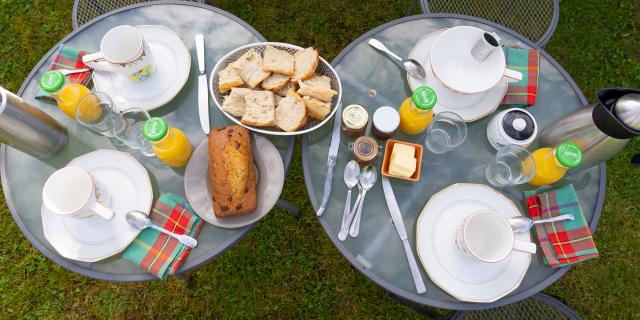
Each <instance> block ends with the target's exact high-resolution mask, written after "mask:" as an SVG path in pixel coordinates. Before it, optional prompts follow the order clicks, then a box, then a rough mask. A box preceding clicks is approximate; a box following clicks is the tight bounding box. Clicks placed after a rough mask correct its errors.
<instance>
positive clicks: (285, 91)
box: [274, 81, 297, 97]
mask: <svg viewBox="0 0 640 320" xmlns="http://www.w3.org/2000/svg"><path fill="white" fill-rule="evenodd" d="M296 88H297V86H296V84H295V83H293V82H291V81H289V83H287V85H285V86H284V87H283V88H282V89H280V90H279V91H274V93H275V94H277V95H279V96H281V97H286V96H287V94H289V91H290V90H293V91H295V90H296Z"/></svg>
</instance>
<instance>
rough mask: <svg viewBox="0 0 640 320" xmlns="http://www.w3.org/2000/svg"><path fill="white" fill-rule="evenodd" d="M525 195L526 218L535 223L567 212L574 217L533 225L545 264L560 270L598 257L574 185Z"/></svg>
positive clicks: (534, 191)
mask: <svg viewBox="0 0 640 320" xmlns="http://www.w3.org/2000/svg"><path fill="white" fill-rule="evenodd" d="M524 196H525V203H526V205H527V209H528V210H529V216H530V217H531V219H533V220H534V221H535V220H540V219H546V218H551V217H557V216H559V215H563V214H567V213H572V214H573V216H574V220H565V221H557V222H550V223H543V224H537V225H535V231H536V235H537V237H538V241H539V243H540V247H541V249H542V254H543V261H544V264H545V265H547V266H549V267H552V268H559V267H564V266H568V265H572V264H574V263H577V262H580V261H584V260H588V259H592V258H596V257H598V249H596V244H595V242H594V241H593V236H592V234H591V230H590V229H589V225H588V224H587V220H586V219H585V217H584V214H582V209H581V208H580V203H579V202H578V198H577V196H576V192H575V190H574V189H573V185H571V184H568V185H566V186H563V187H560V188H558V189H555V190H551V188H542V189H538V190H533V191H525V192H524Z"/></svg>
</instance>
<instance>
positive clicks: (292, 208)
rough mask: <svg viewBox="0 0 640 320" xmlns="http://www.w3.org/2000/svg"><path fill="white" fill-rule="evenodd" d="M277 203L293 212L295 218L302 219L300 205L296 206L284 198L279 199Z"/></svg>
mask: <svg viewBox="0 0 640 320" xmlns="http://www.w3.org/2000/svg"><path fill="white" fill-rule="evenodd" d="M276 205H278V207H280V208H282V209H284V210H287V211H289V213H291V215H293V217H294V218H296V219H300V209H298V207H296V206H295V205H294V204H293V203H291V202H288V201H286V200H283V199H278V202H276Z"/></svg>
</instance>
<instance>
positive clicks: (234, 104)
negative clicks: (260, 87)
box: [222, 88, 253, 117]
mask: <svg viewBox="0 0 640 320" xmlns="http://www.w3.org/2000/svg"><path fill="white" fill-rule="evenodd" d="M251 92H253V90H251V89H249V88H231V93H230V94H229V95H228V96H226V97H225V98H224V102H223V103H222V111H224V112H228V113H230V114H231V115H233V116H236V117H242V116H243V115H244V110H245V102H244V97H245V96H246V95H247V94H249V93H251Z"/></svg>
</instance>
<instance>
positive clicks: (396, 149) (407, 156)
mask: <svg viewBox="0 0 640 320" xmlns="http://www.w3.org/2000/svg"><path fill="white" fill-rule="evenodd" d="M415 152H416V148H415V147H413V146H408V145H406V144H401V143H396V144H394V145H393V150H392V151H391V159H390V162H389V173H390V174H392V175H394V176H399V177H403V178H409V177H411V176H412V175H413V173H414V172H416V158H415V157H414V155H415Z"/></svg>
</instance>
